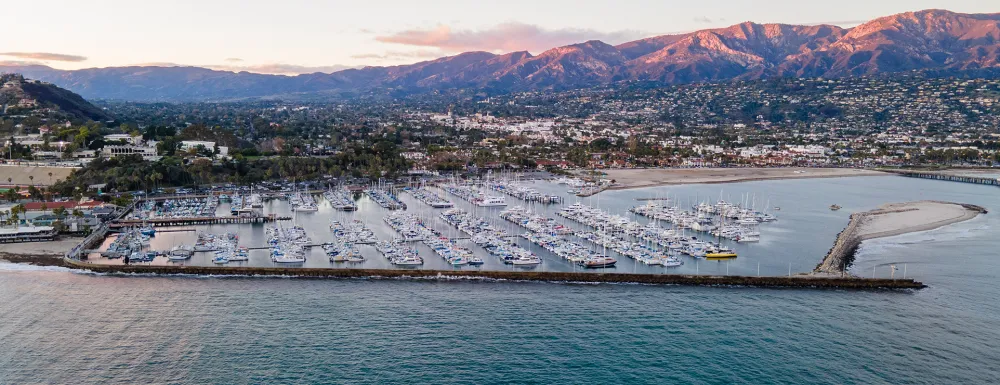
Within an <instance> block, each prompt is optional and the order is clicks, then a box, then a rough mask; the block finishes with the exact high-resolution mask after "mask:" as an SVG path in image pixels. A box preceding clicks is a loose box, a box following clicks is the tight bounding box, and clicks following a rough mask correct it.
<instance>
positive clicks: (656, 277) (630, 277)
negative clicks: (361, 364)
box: [65, 259, 925, 290]
mask: <svg viewBox="0 0 1000 385" xmlns="http://www.w3.org/2000/svg"><path fill="white" fill-rule="evenodd" d="M65 263H66V265H67V266H71V267H76V268H80V269H86V270H90V271H94V272H99V273H120V274H163V275H176V274H194V275H215V276H225V275H230V276H294V277H303V278H371V279H394V278H425V279H456V278H457V279H473V280H474V279H496V280H509V281H538V282H566V283H638V284H662V285H690V286H749V287H774V288H821V289H865V290H867V289H920V288H923V287H925V285H924V284H923V283H920V282H917V281H914V280H912V279H869V278H857V277H844V278H820V277H810V276H802V275H800V276H789V277H750V276H710V275H676V274H620V273H576V272H541V271H470V270H402V269H332V268H301V267H287V268H286V267H217V266H149V265H103V264H93V263H87V262H81V261H77V260H72V259H66V261H65Z"/></svg>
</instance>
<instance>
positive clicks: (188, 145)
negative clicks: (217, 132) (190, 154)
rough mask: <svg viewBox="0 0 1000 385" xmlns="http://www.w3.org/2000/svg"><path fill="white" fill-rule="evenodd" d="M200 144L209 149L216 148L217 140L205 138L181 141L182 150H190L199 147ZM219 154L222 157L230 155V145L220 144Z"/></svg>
mask: <svg viewBox="0 0 1000 385" xmlns="http://www.w3.org/2000/svg"><path fill="white" fill-rule="evenodd" d="M198 146H202V147H204V148H206V149H208V150H209V151H213V150H215V142H209V141H205V140H185V141H182V142H181V151H189V150H191V149H192V148H198ZM218 156H220V157H225V156H229V147H225V146H219V154H218Z"/></svg>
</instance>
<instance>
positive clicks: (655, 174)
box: [603, 167, 891, 190]
mask: <svg viewBox="0 0 1000 385" xmlns="http://www.w3.org/2000/svg"><path fill="white" fill-rule="evenodd" d="M603 171H604V172H605V173H606V174H607V177H606V178H607V179H613V180H615V184H614V185H612V186H611V187H609V188H608V190H629V189H636V188H645V187H658V186H671V185H684V184H717V183H735V182H752V181H761V180H780V179H820V178H843V177H853V176H885V175H891V174H889V173H886V172H882V171H875V170H867V169H853V168H810V167H775V168H760V167H754V168H750V167H748V168H650V169H608V170H603Z"/></svg>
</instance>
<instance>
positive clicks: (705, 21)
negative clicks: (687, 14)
mask: <svg viewBox="0 0 1000 385" xmlns="http://www.w3.org/2000/svg"><path fill="white" fill-rule="evenodd" d="M691 20H692V21H694V22H695V23H702V24H712V23H715V22H720V21H726V19H723V18H721V17H720V18H718V19H711V18H709V17H708V16H700V17H696V18H694V19H691Z"/></svg>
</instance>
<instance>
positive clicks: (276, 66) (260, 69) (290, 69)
mask: <svg viewBox="0 0 1000 385" xmlns="http://www.w3.org/2000/svg"><path fill="white" fill-rule="evenodd" d="M136 65H137V66H149V67H200V68H208V69H211V70H216V71H229V72H244V71H245V72H253V73H258V74H269V75H301V74H311V73H316V72H322V73H333V72H337V71H341V70H345V69H348V68H355V67H351V66H345V65H339V64H335V65H329V66H304V65H298V64H284V63H267V64H248V65H233V64H208V65H190V64H177V63H169V62H151V63H140V64H136Z"/></svg>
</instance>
